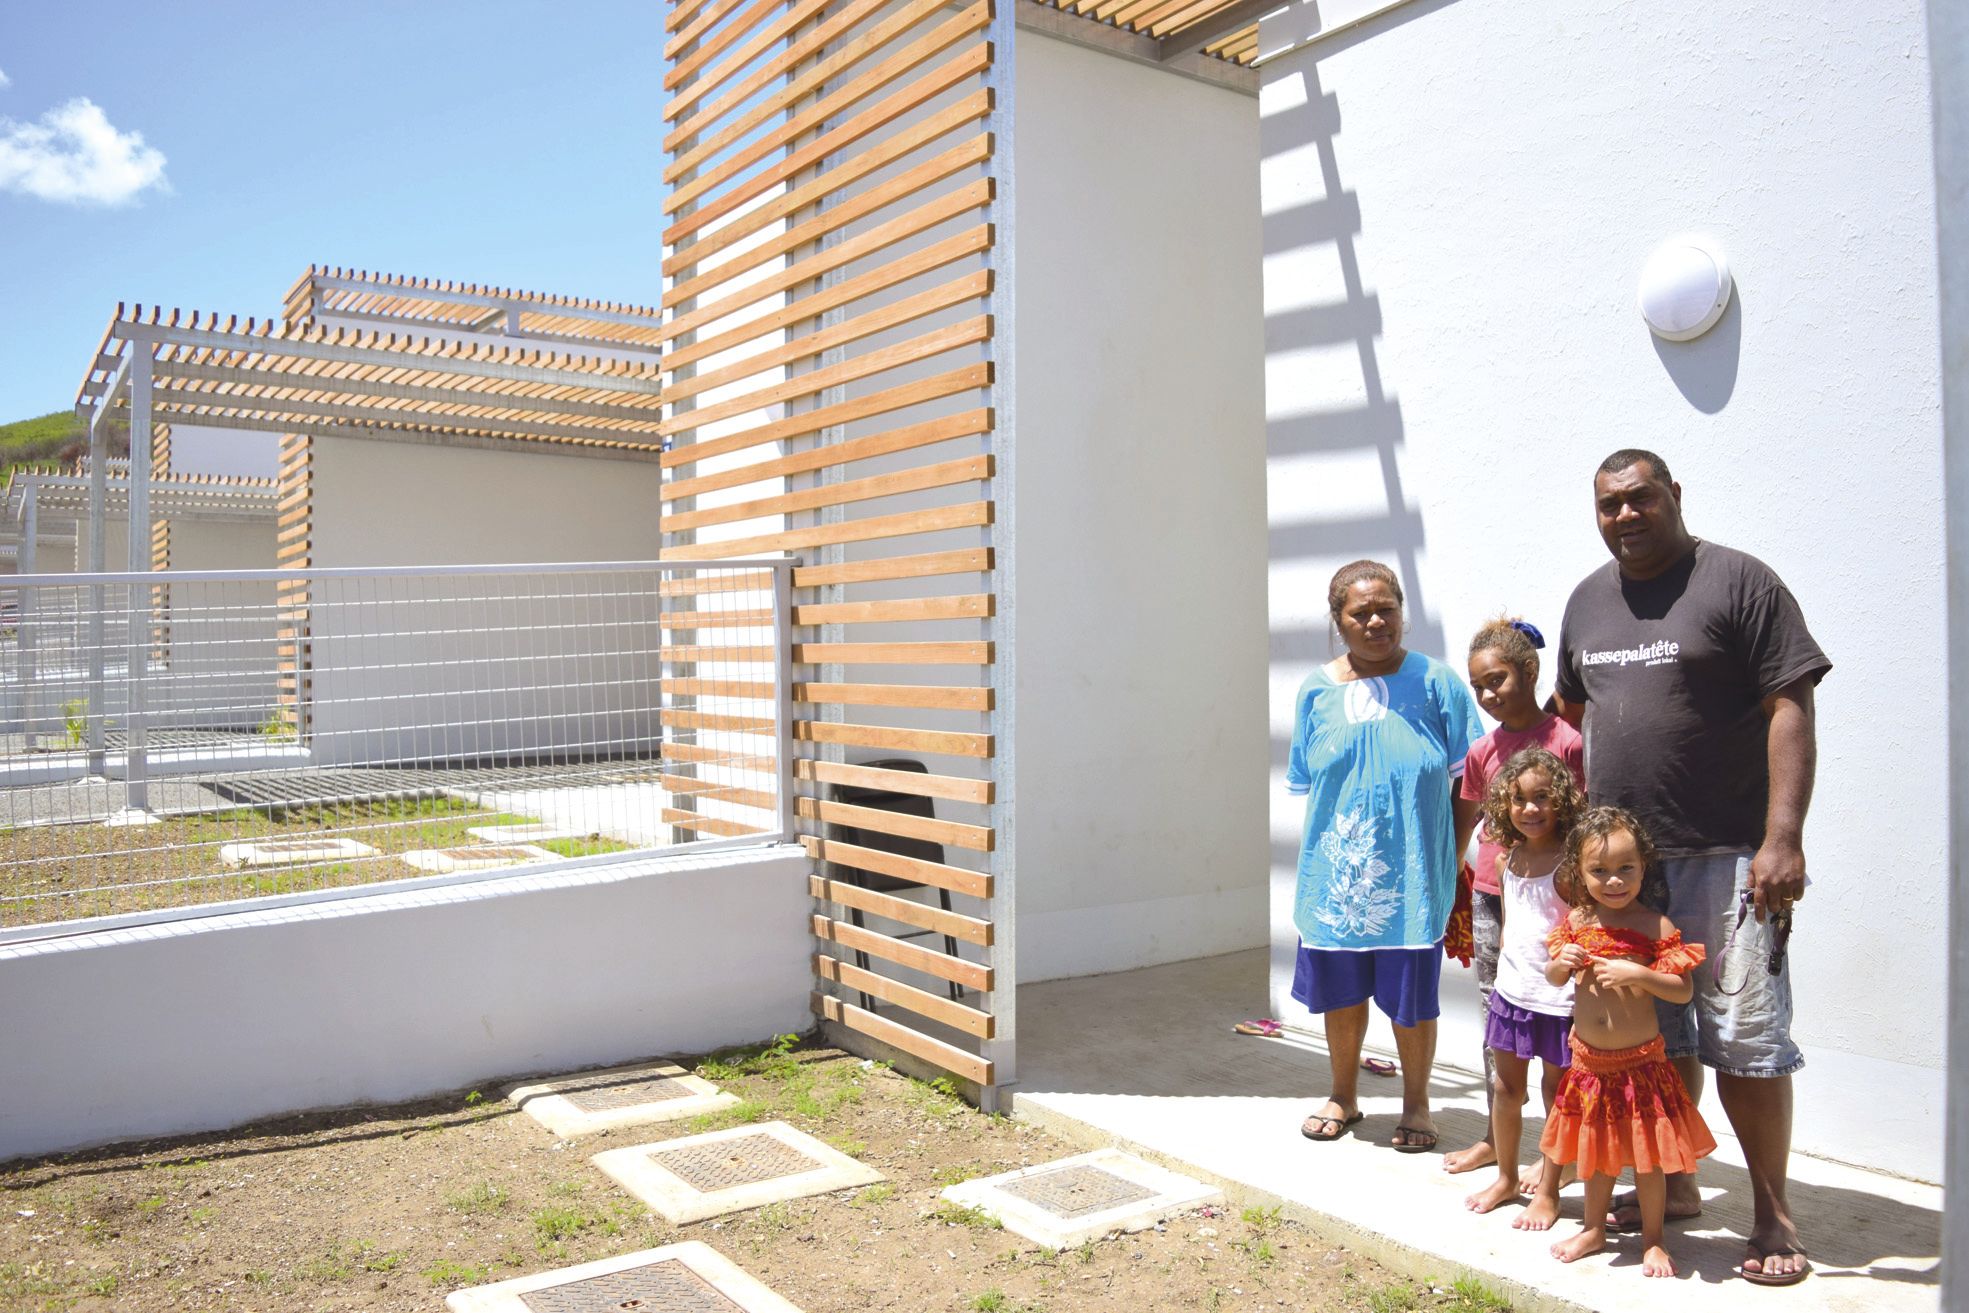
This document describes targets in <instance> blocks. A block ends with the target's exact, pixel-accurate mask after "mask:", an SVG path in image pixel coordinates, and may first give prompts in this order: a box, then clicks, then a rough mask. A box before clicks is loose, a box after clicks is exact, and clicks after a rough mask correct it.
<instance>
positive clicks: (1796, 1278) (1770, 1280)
mask: <svg viewBox="0 0 1969 1313" xmlns="http://www.w3.org/2000/svg"><path fill="white" fill-rule="evenodd" d="M1779 1254H1795V1255H1797V1256H1798V1257H1799V1258H1805V1255H1804V1253H1803V1252H1802V1251H1800V1250H1796V1249H1767V1250H1765V1251H1764V1253H1763V1254H1762V1255H1761V1257H1763V1258H1766V1259H1768V1258H1774V1257H1776V1256H1777V1255H1779ZM1730 1270H1731V1271H1732V1272H1735V1273H1736V1274H1737V1275H1738V1276H1740V1277H1742V1278H1743V1279H1744V1280H1745V1281H1748V1282H1749V1283H1750V1284H1751V1285H1753V1286H1795V1285H1797V1284H1798V1283H1799V1282H1800V1281H1803V1280H1804V1279H1805V1278H1806V1277H1808V1276H1810V1275H1811V1274H1812V1260H1811V1259H1809V1258H1806V1259H1805V1266H1803V1267H1801V1268H1799V1269H1798V1270H1797V1271H1796V1272H1781V1273H1778V1274H1776V1275H1771V1276H1767V1275H1765V1274H1764V1273H1762V1272H1749V1271H1745V1270H1744V1268H1743V1267H1742V1266H1741V1265H1739V1266H1737V1267H1733V1268H1731V1269H1730Z"/></svg>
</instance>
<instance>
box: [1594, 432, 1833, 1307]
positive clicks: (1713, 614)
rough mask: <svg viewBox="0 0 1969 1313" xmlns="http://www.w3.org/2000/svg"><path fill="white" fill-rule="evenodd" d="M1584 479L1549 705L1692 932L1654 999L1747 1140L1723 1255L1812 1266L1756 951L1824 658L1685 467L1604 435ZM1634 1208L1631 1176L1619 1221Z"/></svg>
mask: <svg viewBox="0 0 1969 1313" xmlns="http://www.w3.org/2000/svg"><path fill="white" fill-rule="evenodd" d="M1593 496H1594V502H1595V506H1596V510H1597V513H1598V517H1599V524H1600V536H1601V537H1602V538H1603V539H1605V540H1606V544H1607V549H1608V550H1609V551H1610V552H1612V553H1613V558H1614V559H1613V561H1612V562H1611V563H1609V564H1608V565H1606V566H1604V567H1602V568H1601V569H1598V570H1595V571H1594V572H1593V573H1592V574H1590V575H1588V576H1587V577H1586V578H1585V579H1583V580H1581V581H1580V584H1579V586H1578V587H1577V588H1575V589H1574V590H1573V595H1572V600H1571V601H1570V602H1568V603H1567V604H1566V615H1565V624H1564V627H1563V629H1562V630H1561V632H1560V637H1559V660H1558V678H1557V703H1558V709H1559V711H1560V712H1561V714H1563V715H1565V717H1566V718H1567V719H1568V720H1571V721H1572V722H1573V723H1574V724H1575V725H1578V724H1580V723H1581V720H1582V717H1583V719H1584V730H1585V735H1586V779H1587V785H1588V789H1589V792H1590V793H1591V795H1592V800H1593V802H1594V803H1596V804H1604V805H1611V806H1617V807H1625V808H1627V809H1628V810H1629V811H1631V812H1633V813H1634V814H1635V815H1636V816H1638V817H1639V818H1640V819H1641V821H1642V823H1643V824H1645V825H1646V826H1647V827H1648V829H1649V831H1650V832H1651V833H1652V834H1653V836H1654V840H1655V843H1656V845H1657V846H1658V847H1659V849H1660V853H1661V871H1660V874H1661V876H1662V877H1663V880H1664V882H1665V885H1666V889H1667V894H1666V897H1667V905H1666V907H1665V908H1664V909H1663V910H1664V911H1665V912H1666V913H1667V915H1668V919H1669V920H1671V921H1673V922H1674V923H1675V925H1676V926H1677V927H1678V928H1679V929H1680V930H1681V932H1682V935H1683V937H1684V938H1685V939H1686V940H1687V941H1689V942H1691V943H1694V942H1698V941H1700V942H1701V943H1703V944H1704V945H1705V946H1706V947H1707V949H1708V956H1709V961H1708V962H1707V963H1705V964H1704V965H1703V966H1702V967H1700V968H1698V969H1697V970H1696V972H1695V973H1694V976H1693V979H1694V982H1695V997H1694V999H1693V1000H1691V1001H1690V1002H1689V1003H1688V1004H1685V1005H1682V1006H1670V1005H1668V1004H1661V1003H1658V1004H1657V1007H1658V1008H1659V1010H1660V1013H1661V1028H1662V1034H1663V1036H1664V1037H1665V1038H1666V1040H1667V1044H1668V1055H1669V1056H1670V1057H1671V1058H1674V1059H1675V1060H1676V1064H1675V1065H1676V1067H1677V1069H1678V1070H1680V1071H1681V1073H1682V1079H1683V1081H1684V1082H1685V1083H1686V1084H1687V1085H1688V1087H1689V1092H1690V1094H1691V1095H1693V1096H1696V1097H1698V1098H1700V1096H1701V1092H1702V1082H1703V1076H1702V1069H1703V1067H1705V1066H1707V1067H1711V1068H1714V1069H1715V1071H1716V1092H1717V1094H1718V1095H1719V1096H1720V1097H1721V1099H1722V1103H1723V1111H1724V1113H1725V1114H1726V1115H1727V1116H1728V1117H1729V1119H1730V1125H1731V1127H1732V1129H1733V1130H1734V1131H1735V1132H1736V1135H1737V1138H1738V1140H1739V1141H1740V1142H1741V1143H1742V1145H1743V1151H1744V1157H1745V1160H1746V1162H1747V1164H1748V1166H1749V1169H1750V1180H1751V1189H1752V1192H1753V1195H1754V1200H1753V1202H1754V1204H1755V1208H1756V1222H1755V1225H1754V1227H1753V1228H1752V1231H1751V1234H1750V1237H1749V1252H1748V1254H1747V1255H1746V1257H1745V1259H1744V1263H1743V1266H1742V1267H1741V1268H1740V1269H1738V1270H1739V1271H1740V1272H1741V1273H1742V1275H1743V1276H1744V1277H1746V1278H1747V1279H1749V1280H1751V1281H1755V1282H1758V1283H1760V1284H1767V1285H1788V1284H1790V1283H1792V1282H1794V1281H1797V1280H1800V1279H1802V1278H1803V1276H1804V1275H1805V1273H1806V1272H1807V1271H1809V1270H1810V1264H1809V1263H1808V1262H1807V1261H1806V1259H1805V1254H1804V1250H1803V1248H1802V1246H1801V1245H1800V1244H1799V1240H1798V1232H1797V1229H1796V1228H1795V1227H1794V1226H1793V1225H1792V1221H1791V1210H1790V1206H1789V1204H1788V1203H1787V1202H1786V1198H1785V1183H1786V1174H1787V1170H1788V1168H1787V1163H1788V1159H1789V1157H1790V1152H1791V1073H1792V1072H1794V1071H1796V1070H1797V1069H1798V1068H1799V1067H1801V1066H1803V1065H1804V1057H1803V1056H1802V1055H1801V1054H1800V1053H1799V1051H1798V1048H1797V1046H1796V1045H1795V1044H1793V1043H1792V1042H1791V980H1790V976H1789V974H1788V968H1784V967H1781V969H1780V970H1779V971H1778V972H1777V973H1775V974H1773V973H1772V972H1771V971H1770V970H1769V964H1770V963H1771V962H1773V961H1774V960H1778V961H1781V959H1774V957H1773V950H1774V949H1775V948H1776V947H1777V946H1778V943H1779V942H1780V941H1779V940H1778V939H1777V937H1776V936H1777V935H1778V933H1779V930H1780V927H1781V926H1788V923H1789V917H1790V913H1791V906H1792V904H1793V903H1795V902H1797V901H1798V900H1799V899H1800V898H1803V897H1804V894H1805V854H1804V849H1803V847H1802V841H1803V840H1802V836H1803V829H1804V824H1805V810H1806V807H1807V805H1808V804H1809V803H1810V801H1811V796H1812V776H1813V771H1814V767H1815V764H1816V757H1817V747H1816V742H1815V738H1814V732H1813V723H1812V716H1813V710H1812V697H1813V690H1814V688H1816V686H1817V685H1818V682H1819V680H1820V679H1821V678H1823V677H1824V675H1825V673H1826V671H1828V670H1830V669H1831V668H1832V663H1831V662H1830V661H1828V660H1827V659H1826V656H1825V653H1824V652H1822V651H1820V650H1819V646H1818V644H1817V643H1816V642H1814V641H1813V639H1812V635H1811V633H1810V631H1809V630H1808V629H1807V628H1806V627H1805V618H1804V615H1803V614H1802V613H1801V612H1800V610H1799V608H1798V603H1797V601H1796V600H1795V599H1793V597H1792V596H1791V592H1790V590H1788V589H1787V588H1786V587H1785V586H1784V582H1783V581H1782V580H1780V579H1779V578H1778V576H1777V575H1776V574H1775V573H1773V572H1772V570H1771V569H1770V567H1769V566H1766V565H1765V564H1764V563H1763V562H1762V561H1759V560H1758V559H1757V558H1755V557H1753V556H1748V555H1746V554H1744V553H1743V552H1738V551H1733V550H1731V549H1730V548H1728V547H1722V546H1718V545H1717V544H1715V543H1710V542H1703V541H1701V540H1699V539H1696V538H1693V537H1691V536H1690V535H1689V532H1688V529H1687V527H1686V526H1685V525H1684V524H1683V523H1682V489H1681V486H1680V485H1679V484H1677V483H1675V482H1674V481H1673V480H1672V479H1671V478H1670V477H1669V473H1668V467H1667V465H1666V464H1664V463H1663V461H1662V459H1661V458H1660V457H1659V456H1656V455H1655V454H1653V453H1652V452H1647V451H1639V450H1631V449H1630V450H1624V451H1617V452H1615V453H1614V454H1613V455H1611V456H1609V457H1608V458H1607V459H1606V460H1605V461H1604V462H1603V463H1602V464H1601V466H1600V468H1599V471H1598V473H1597V475H1596V476H1595V478H1594V481H1593ZM1744 912H1748V913H1750V915H1742V913H1744ZM1725 949H1727V950H1728V951H1727V953H1726V952H1725ZM1701 1211H1702V1203H1701V1199H1700V1197H1699V1196H1698V1195H1697V1193H1696V1187H1695V1178H1694V1176H1693V1175H1689V1176H1671V1177H1669V1178H1668V1215H1669V1217H1671V1218H1676V1217H1693V1216H1695V1215H1696V1214H1697V1213H1700V1212H1701ZM1638 1212H1639V1210H1638V1208H1636V1207H1635V1205H1634V1203H1633V1201H1632V1198H1631V1196H1629V1198H1628V1199H1627V1200H1626V1201H1625V1202H1622V1203H1620V1204H1619V1206H1618V1207H1616V1209H1615V1213H1614V1222H1615V1225H1617V1226H1620V1227H1622V1228H1623V1229H1625V1228H1626V1227H1627V1226H1629V1225H1631V1224H1632V1222H1633V1221H1634V1219H1635V1218H1636V1217H1637V1216H1638Z"/></svg>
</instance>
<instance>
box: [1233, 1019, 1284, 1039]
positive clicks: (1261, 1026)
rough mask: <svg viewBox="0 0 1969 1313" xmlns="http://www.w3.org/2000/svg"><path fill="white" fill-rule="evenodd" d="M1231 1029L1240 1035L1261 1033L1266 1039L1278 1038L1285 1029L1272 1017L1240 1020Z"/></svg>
mask: <svg viewBox="0 0 1969 1313" xmlns="http://www.w3.org/2000/svg"><path fill="white" fill-rule="evenodd" d="M1231 1029H1232V1030H1234V1031H1236V1032H1237V1033H1238V1034H1240V1035H1260V1036H1263V1037H1264V1038H1265V1039H1277V1038H1278V1037H1279V1036H1280V1035H1281V1034H1283V1033H1284V1031H1285V1027H1284V1026H1281V1025H1279V1024H1278V1022H1276V1021H1273V1020H1272V1019H1271V1018H1270V1017H1259V1018H1258V1019H1257V1020H1255V1021H1240V1022H1238V1023H1237V1024H1236V1025H1235V1026H1232V1027H1231Z"/></svg>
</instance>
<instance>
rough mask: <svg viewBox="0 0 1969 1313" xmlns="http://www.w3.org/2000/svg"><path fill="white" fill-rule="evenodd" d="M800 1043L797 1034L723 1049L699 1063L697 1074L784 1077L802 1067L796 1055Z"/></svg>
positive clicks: (706, 1076)
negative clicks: (764, 1043)
mask: <svg viewBox="0 0 1969 1313" xmlns="http://www.w3.org/2000/svg"><path fill="white" fill-rule="evenodd" d="M799 1043H800V1037H799V1036H798V1035H776V1036H774V1037H773V1041H772V1043H770V1044H767V1045H765V1046H764V1047H763V1048H756V1049H754V1048H737V1049H721V1050H719V1051H718V1052H716V1053H714V1054H712V1055H711V1056H710V1057H708V1058H706V1059H705V1060H704V1061H703V1062H701V1063H699V1064H698V1066H697V1074H698V1075H700V1076H702V1077H704V1079H706V1080H714V1081H726V1080H736V1079H738V1078H739V1077H740V1076H764V1077H766V1078H767V1079H768V1080H775V1079H777V1080H784V1079H785V1078H786V1077H788V1076H790V1075H792V1074H793V1072H794V1071H796V1070H798V1069H799V1066H800V1062H799V1060H798V1059H797V1058H795V1057H794V1056H793V1050H794V1049H795V1048H797V1047H798V1046H799Z"/></svg>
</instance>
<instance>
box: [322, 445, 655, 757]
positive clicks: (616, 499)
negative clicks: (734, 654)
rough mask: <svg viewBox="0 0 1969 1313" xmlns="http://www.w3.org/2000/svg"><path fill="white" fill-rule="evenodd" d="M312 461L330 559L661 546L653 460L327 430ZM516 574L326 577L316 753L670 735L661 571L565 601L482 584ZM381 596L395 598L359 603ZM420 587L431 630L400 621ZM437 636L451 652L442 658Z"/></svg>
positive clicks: (649, 550) (443, 558)
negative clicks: (638, 590) (605, 592)
mask: <svg viewBox="0 0 1969 1313" xmlns="http://www.w3.org/2000/svg"><path fill="white" fill-rule="evenodd" d="M313 460H314V467H313V471H312V477H313V480H314V485H313V498H314V502H313V538H312V544H313V552H312V556H313V561H314V564H315V565H316V566H318V567H324V568H327V567H338V566H383V565H417V566H429V565H472V564H486V565H495V564H534V563H551V562H556V561H567V562H573V561H652V560H654V559H655V558H656V556H657V549H658V541H657V508H658V501H657V493H658V488H659V486H660V471H659V468H658V466H657V465H656V463H655V462H654V461H623V460H606V459H601V458H596V457H587V456H567V455H559V454H555V453H551V452H516V451H507V450H493V449H485V448H475V447H443V446H435V445H427V444H421V443H399V442H375V441H369V440H365V439H353V438H347V439H344V438H322V437H317V438H316V439H315V441H314V450H313ZM602 578H604V576H587V577H585V579H584V580H583V585H584V586H585V587H587V588H590V589H593V588H595V587H596V583H595V581H596V580H598V579H602ZM539 587H540V585H539V584H537V583H528V584H527V585H525V589H527V590H534V589H538V588H539ZM511 589H512V585H511V584H509V583H504V582H501V581H499V580H497V579H480V580H464V579H440V580H431V581H420V582H414V583H413V582H406V581H395V582H391V581H378V582H376V583H375V584H374V585H373V586H370V587H367V588H365V585H364V583H363V581H349V580H335V581H324V582H323V583H322V584H320V585H318V586H317V590H316V605H315V606H313V607H312V608H311V611H310V621H309V625H310V648H311V657H310V670H311V674H310V679H311V683H312V688H313V699H312V701H311V703H310V708H309V715H308V735H307V738H308V743H309V746H310V747H311V748H312V750H313V752H314V759H315V761H316V763H317V764H347V763H352V762H374V763H389V762H407V761H421V760H431V759H438V758H444V759H458V760H464V759H473V758H483V757H502V758H503V757H508V756H516V755H525V754H528V753H532V752H536V751H539V750H543V749H545V750H553V749H558V748H565V747H569V746H572V745H579V744H595V743H604V744H606V745H609V746H610V747H611V748H612V750H615V751H621V752H630V753H633V752H634V751H635V750H636V748H635V745H637V744H646V743H653V742H654V740H655V737H656V724H655V719H656V718H655V707H656V684H655V679H656V674H657V664H656V659H655V652H656V648H657V646H658V639H657V632H656V628H655V618H656V611H657V606H656V598H655V596H654V586H653V585H652V587H651V588H650V590H649V595H648V596H646V597H643V598H641V599H628V598H621V597H611V598H608V599H594V600H589V599H586V598H584V597H583V596H581V595H580V594H581V593H582V592H583V588H581V587H575V588H569V589H567V590H565V592H566V593H568V594H572V595H568V596H559V597H557V598H556V599H554V600H548V599H544V598H541V599H532V598H529V599H528V600H522V601H517V602H498V603H485V602H482V601H481V602H476V603H475V602H472V601H471V600H470V599H477V598H485V597H487V596H493V595H498V596H508V595H511ZM610 591H611V592H613V591H614V589H613V587H611V588H610ZM365 597H372V598H375V599H378V602H379V604H377V605H365V604H361V603H359V602H358V600H357V599H359V598H365ZM416 597H421V598H423V599H424V605H425V608H426V609H425V610H424V611H423V612H422V613H421V614H420V615H419V617H418V620H417V623H416V626H415V628H416V629H417V630H419V631H420V632H414V633H413V632H409V631H396V630H388V627H389V625H390V624H391V623H392V621H391V617H393V616H401V615H405V614H408V612H407V611H406V610H405V609H404V606H403V605H402V604H404V603H408V602H409V601H411V600H413V598H416ZM445 599H462V600H460V601H458V602H457V603H456V604H453V603H451V602H448V601H447V600H445ZM382 602H389V603H393V604H395V605H393V606H389V607H385V606H383V605H381V603H382ZM488 626H493V627H497V628H498V629H499V632H497V633H492V632H489V631H488ZM386 630H388V632H385V631H386ZM446 631H451V633H450V635H449V636H448V637H447V636H446ZM399 632H401V636H396V635H397V634H398V633H399ZM427 635H428V636H427ZM438 645H443V646H442V656H443V657H444V658H445V659H446V660H448V661H449V662H450V663H451V664H449V665H446V664H440V663H438V662H437V661H436V660H435V658H437V657H438V656H439V655H440V647H439V646H438ZM570 690H573V692H570Z"/></svg>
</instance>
